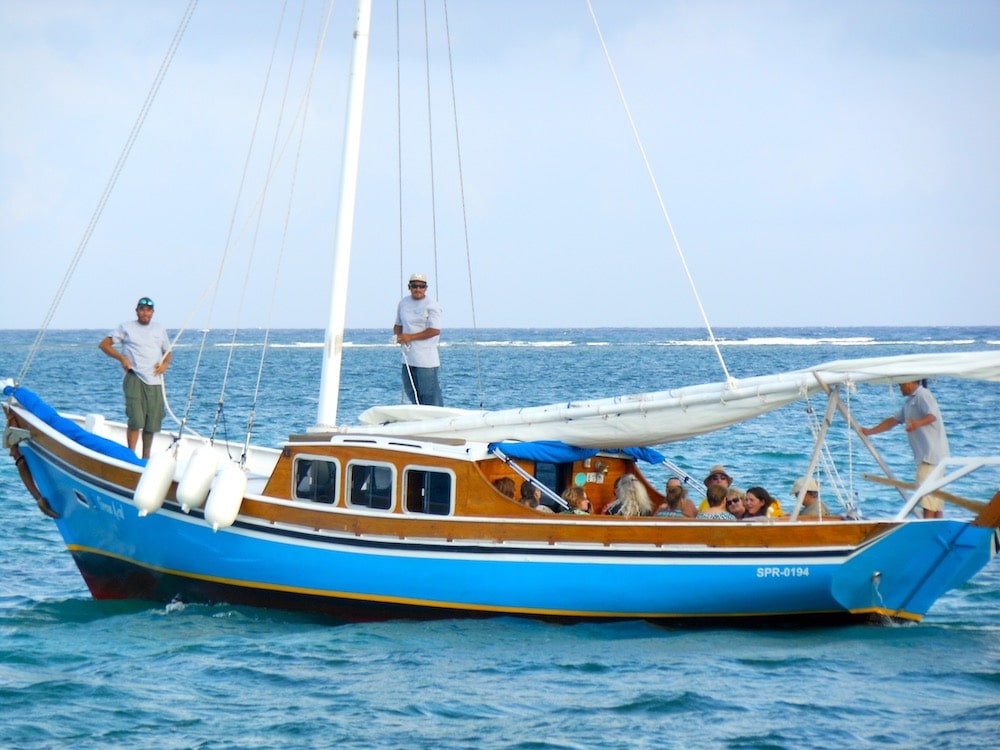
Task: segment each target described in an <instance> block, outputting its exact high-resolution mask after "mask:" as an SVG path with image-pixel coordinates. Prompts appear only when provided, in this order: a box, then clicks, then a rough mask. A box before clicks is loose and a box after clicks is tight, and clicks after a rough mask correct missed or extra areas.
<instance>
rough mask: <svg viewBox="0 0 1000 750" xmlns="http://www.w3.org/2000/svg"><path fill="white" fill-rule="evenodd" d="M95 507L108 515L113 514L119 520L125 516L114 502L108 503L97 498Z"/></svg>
mask: <svg viewBox="0 0 1000 750" xmlns="http://www.w3.org/2000/svg"><path fill="white" fill-rule="evenodd" d="M97 509H98V510H100V511H103V512H104V513H107V514H108V515H109V516H114V517H115V518H117V519H118V520H119V521H120V520H121V519H123V518H125V512H124V511H123V510H122V509H121V508H120V507H119V506H118V505H116V504H114V503H109V502H108V501H107V500H101V499H98V500H97Z"/></svg>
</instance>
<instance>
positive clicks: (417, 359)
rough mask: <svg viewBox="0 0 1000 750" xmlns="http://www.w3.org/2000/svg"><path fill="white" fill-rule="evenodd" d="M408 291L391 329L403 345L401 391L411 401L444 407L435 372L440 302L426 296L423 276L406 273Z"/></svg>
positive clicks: (436, 367)
mask: <svg viewBox="0 0 1000 750" xmlns="http://www.w3.org/2000/svg"><path fill="white" fill-rule="evenodd" d="M409 290H410V293H409V294H408V295H407V296H405V297H403V299H401V300H400V301H399V305H398V306H397V307H396V324H395V325H394V326H393V327H392V332H393V333H394V334H395V336H396V342H397V343H398V344H400V345H401V346H402V348H403V392H404V393H405V394H406V397H407V398H408V399H409V400H410V403H413V404H428V405H430V406H444V398H443V397H442V395H441V382H440V378H439V377H438V373H439V371H440V369H441V357H440V355H439V354H438V344H439V343H440V340H441V305H439V304H438V303H437V302H436V301H435V300H432V299H430V298H428V296H427V277H426V276H425V275H424V274H422V273H415V274H413V275H412V276H410V282H409Z"/></svg>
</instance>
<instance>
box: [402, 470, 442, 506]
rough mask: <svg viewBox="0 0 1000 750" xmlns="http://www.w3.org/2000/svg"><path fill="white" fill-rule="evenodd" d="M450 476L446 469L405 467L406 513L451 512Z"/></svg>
mask: <svg viewBox="0 0 1000 750" xmlns="http://www.w3.org/2000/svg"><path fill="white" fill-rule="evenodd" d="M452 485H453V482H452V476H451V472H447V471H431V470H429V469H413V468H410V469H407V470H406V472H405V473H404V474H403V487H404V488H405V492H406V495H405V500H404V502H405V508H406V512H407V513H429V514H430V515H434V516H447V515H450V514H451V503H452V492H451V488H452Z"/></svg>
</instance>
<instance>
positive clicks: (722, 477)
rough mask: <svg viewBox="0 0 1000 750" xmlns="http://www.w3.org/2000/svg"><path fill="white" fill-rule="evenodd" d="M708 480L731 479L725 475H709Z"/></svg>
mask: <svg viewBox="0 0 1000 750" xmlns="http://www.w3.org/2000/svg"><path fill="white" fill-rule="evenodd" d="M708 478H709V479H729V477H728V476H726V475H725V474H709V475H708Z"/></svg>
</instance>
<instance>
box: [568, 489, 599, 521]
mask: <svg viewBox="0 0 1000 750" xmlns="http://www.w3.org/2000/svg"><path fill="white" fill-rule="evenodd" d="M562 499H563V500H565V501H566V504H567V505H568V506H569V509H568V510H566V513H574V514H576V515H578V516H589V515H590V511H591V509H592V506H591V504H590V498H589V497H587V493H586V492H584V491H583V487H569V488H567V489H566V491H565V492H563V493H562Z"/></svg>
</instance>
